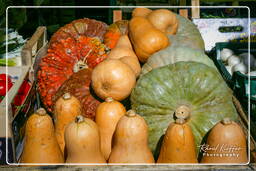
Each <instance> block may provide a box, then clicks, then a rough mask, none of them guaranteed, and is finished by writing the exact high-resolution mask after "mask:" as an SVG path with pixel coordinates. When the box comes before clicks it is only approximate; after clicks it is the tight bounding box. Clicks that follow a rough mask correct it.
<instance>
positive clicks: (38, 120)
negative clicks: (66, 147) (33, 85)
mask: <svg viewBox="0 0 256 171" xmlns="http://www.w3.org/2000/svg"><path fill="white" fill-rule="evenodd" d="M63 162H64V158H63V155H62V152H61V150H60V147H59V145H58V142H57V140H56V137H55V134H54V126H53V122H52V118H51V117H50V116H49V115H48V114H47V113H46V111H45V110H44V109H43V108H40V109H38V110H37V111H36V112H35V113H34V114H32V115H31V116H30V117H29V118H28V120H27V122H26V128H25V144H24V149H23V152H22V155H21V159H20V163H63Z"/></svg>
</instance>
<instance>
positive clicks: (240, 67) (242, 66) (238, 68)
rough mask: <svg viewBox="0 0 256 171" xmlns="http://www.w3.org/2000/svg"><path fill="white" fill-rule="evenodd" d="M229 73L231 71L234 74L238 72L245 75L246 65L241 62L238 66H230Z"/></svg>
mask: <svg viewBox="0 0 256 171" xmlns="http://www.w3.org/2000/svg"><path fill="white" fill-rule="evenodd" d="M231 71H232V73H234V72H236V71H240V72H241V73H243V74H246V73H247V72H248V68H247V67H246V65H245V64H244V63H242V62H241V63H239V64H236V65H234V66H232V69H231Z"/></svg>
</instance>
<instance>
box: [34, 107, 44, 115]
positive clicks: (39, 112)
mask: <svg viewBox="0 0 256 171" xmlns="http://www.w3.org/2000/svg"><path fill="white" fill-rule="evenodd" d="M36 113H37V114H39V115H45V114H46V111H45V109H44V108H39V109H38V110H37V111H36Z"/></svg>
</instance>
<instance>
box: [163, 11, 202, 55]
mask: <svg viewBox="0 0 256 171" xmlns="http://www.w3.org/2000/svg"><path fill="white" fill-rule="evenodd" d="M176 17H177V19H178V21H179V26H178V31H177V33H176V34H175V35H170V36H168V37H169V39H170V41H171V42H172V46H173V45H174V46H187V47H190V48H192V49H198V50H202V51H204V40H203V39H202V36H201V34H200V32H199V30H198V28H197V26H196V25H195V24H194V23H193V22H191V21H190V20H188V19H187V18H185V17H182V16H180V15H178V14H177V15H176Z"/></svg>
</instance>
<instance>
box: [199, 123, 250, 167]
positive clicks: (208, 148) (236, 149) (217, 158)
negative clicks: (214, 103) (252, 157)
mask: <svg viewBox="0 0 256 171" xmlns="http://www.w3.org/2000/svg"><path fill="white" fill-rule="evenodd" d="M201 152H202V156H203V157H202V160H201V163H236V164H241V163H247V162H248V158H247V148H246V137H245V135H244V132H243V130H242V128H241V127H240V126H239V125H238V124H237V123H236V122H234V121H232V120H230V119H229V118H224V119H223V120H222V121H220V122H219V123H217V124H216V125H215V126H214V127H213V128H212V129H211V131H210V133H209V135H208V137H207V142H206V144H203V146H201Z"/></svg>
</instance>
